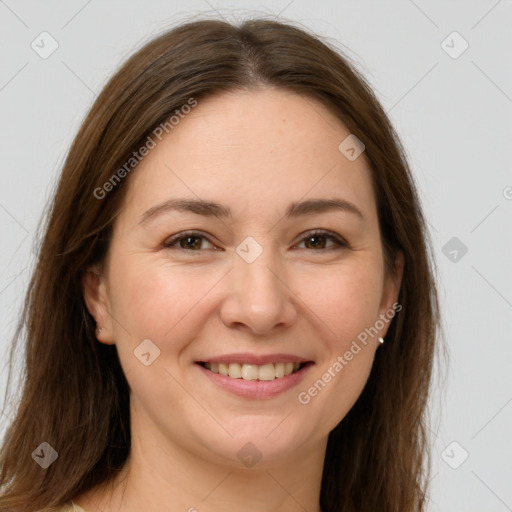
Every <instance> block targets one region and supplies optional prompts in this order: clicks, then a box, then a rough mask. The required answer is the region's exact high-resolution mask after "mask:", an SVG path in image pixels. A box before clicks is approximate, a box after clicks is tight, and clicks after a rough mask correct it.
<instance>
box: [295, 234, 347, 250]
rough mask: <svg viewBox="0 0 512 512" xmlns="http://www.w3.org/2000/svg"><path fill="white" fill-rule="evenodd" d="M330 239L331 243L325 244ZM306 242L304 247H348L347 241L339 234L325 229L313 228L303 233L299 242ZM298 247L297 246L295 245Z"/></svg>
mask: <svg viewBox="0 0 512 512" xmlns="http://www.w3.org/2000/svg"><path fill="white" fill-rule="evenodd" d="M328 241H331V243H332V244H333V245H331V246H327V242H328ZM303 243H304V244H306V246H305V248H306V249H314V250H321V249H325V250H332V249H338V248H342V247H348V244H347V242H345V240H343V239H342V238H341V237H340V236H339V235H336V234H335V233H331V232H329V231H325V230H318V229H317V230H313V231H309V232H308V233H306V234H305V235H303V238H302V241H301V242H300V244H299V245H301V244H303ZM296 247H298V246H296Z"/></svg>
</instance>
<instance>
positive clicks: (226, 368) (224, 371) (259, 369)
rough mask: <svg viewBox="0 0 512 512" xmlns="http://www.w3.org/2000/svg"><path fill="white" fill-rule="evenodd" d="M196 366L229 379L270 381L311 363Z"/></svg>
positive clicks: (202, 364) (215, 363)
mask: <svg viewBox="0 0 512 512" xmlns="http://www.w3.org/2000/svg"><path fill="white" fill-rule="evenodd" d="M197 364H199V365H200V366H202V367H203V368H205V369H206V370H208V371H210V372H212V373H217V374H219V375H223V376H224V377H229V378H231V379H242V380H258V381H271V380H278V379H282V378H284V377H288V376H290V375H292V374H295V373H298V372H300V371H301V370H302V369H303V368H305V367H306V366H308V365H311V364H312V362H311V361H307V362H299V361H288V362H276V363H265V364H261V365H258V364H251V363H228V362H214V361H198V362H197Z"/></svg>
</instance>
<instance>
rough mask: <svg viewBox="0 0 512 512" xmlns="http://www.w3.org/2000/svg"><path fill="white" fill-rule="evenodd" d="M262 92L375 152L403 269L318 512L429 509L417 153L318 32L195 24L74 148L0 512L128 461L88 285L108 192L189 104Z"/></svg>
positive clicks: (127, 70) (4, 464)
mask: <svg viewBox="0 0 512 512" xmlns="http://www.w3.org/2000/svg"><path fill="white" fill-rule="evenodd" d="M259 86H266V87H276V88H281V89H285V90H289V91H293V92H296V93H299V94H302V95H304V96H308V95H309V97H311V98H315V99H316V100H319V101H320V102H322V104H324V105H325V106H326V107H327V108H328V109H329V110H330V111H332V112H333V113H334V114H335V115H337V116H338V117H339V119H340V120H341V121H342V122H343V123H344V124H345V126H346V127H347V128H348V129H349V130H350V132H351V133H353V134H355V135H356V136H357V137H358V138H359V139H360V140H361V141H363V142H364V144H365V156H366V158H367V159H368V162H369V164H370V166H371V171H372V179H373V183H374V187H375V192H376V201H377V209H378V215H379V223H380V230H381V235H382V240H383V246H384V250H385V254H386V257H387V258H386V261H387V265H388V270H389V269H392V266H393V261H394V256H395V254H397V251H402V252H403V254H404V259H405V268H404V274H403V279H402V286H401V290H400V295H399V299H398V302H399V303H400V304H401V306H402V310H401V311H400V313H398V314H397V316H396V317H395V318H394V319H393V321H392V323H391V326H390V328H389V330H388V333H387V337H386V343H385V345H384V346H383V347H382V348H381V349H380V350H378V351H377V353H376V356H375V360H374V364H373V368H372V371H371V374H370V376H369V379H368V382H367V384H366V386H365V388H364V390H363V392H362V394H361V396H360V397H359V399H358V400H357V402H356V403H355V405H354V406H353V408H352V409H351V410H350V412H349V413H348V414H347V415H346V416H345V418H343V420H342V421H341V422H340V423H339V424H338V426H337V427H336V428H335V429H334V430H333V431H332V432H331V433H330V434H329V440H328V445H327V452H326V457H325V464H324V471H323V478H322V487H321V496H320V505H321V507H322V510H324V511H326V512H327V511H328V512H342V511H343V512H349V511H350V512H356V511H376V510H379V511H380V512H412V511H415V512H418V511H424V510H425V506H426V502H427V485H428V474H429V471H430V464H429V460H430V457H429V443H428V439H429V438H428V436H427V431H426V430H427V426H426V421H427V417H426V413H427V399H428V396H429V389H430V386H431V373H432V368H433V360H434V356H435V352H436V351H435V348H436V338H437V333H438V332H439V325H440V321H439V311H438V298H437V292H436V287H435V279H434V267H433V264H432V255H431V249H430V245H429V241H428V240H429V239H428V231H427V229H426V223H425V220H424V217H423V214H422V211H421V207H420V202H419V198H418V194H417V191H416V187H415V185H414V180H413V177H412V176H411V173H410V170H409V168H408V164H407V159H406V156H405V152H404V149H403V147H402V146H401V144H400V141H399V139H398V137H397V135H396V133H395V131H394V129H393V127H392V126H391V124H390V122H389V120H388V118H387V116H386V114H385V112H384V110H383V108H382V107H381V106H380V104H379V102H378V100H377V99H376V97H375V95H374V93H373V92H372V90H371V88H370V87H369V85H368V83H367V82H366V80H365V79H364V77H363V76H361V75H360V74H359V73H358V72H357V71H356V70H355V67H354V66H353V64H351V63H350V61H349V59H348V58H347V57H345V56H343V55H342V54H341V53H340V52H339V50H336V49H335V48H334V47H333V46H331V45H330V44H329V43H326V42H323V41H321V40H320V39H319V38H318V37H316V36H314V35H313V34H310V33H309V32H308V31H307V29H303V28H299V27H297V26H294V24H293V23H290V22H288V23H283V22H278V21H276V20H267V19H263V18H262V19H256V20H248V21H245V22H243V23H241V24H239V25H233V24H230V23H227V22H224V21H220V20H200V21H193V22H190V21H189V22H187V23H185V24H182V25H180V26H178V27H177V28H174V29H172V30H170V31H167V32H166V33H164V34H163V35H161V36H159V37H157V38H155V39H154V40H152V41H150V42H149V43H148V44H146V45H145V46H144V47H143V48H142V49H140V50H139V51H138V52H137V53H135V54H134V55H133V56H132V57H130V58H129V59H128V60H127V61H126V63H124V65H123V66H122V67H121V69H120V70H119V71H118V72H117V73H116V74H115V75H114V76H113V77H112V78H111V79H110V81H109V82H108V83H107V85H106V86H105V87H104V89H103V91H102V92H101V94H100V95H99V96H98V98H97V99H96V101H95V102H94V104H93V106H92V108H91V110H90V112H89V114H88V115H87V117H86V119H85V121H84V122H83V124H82V126H81V128H80V130H79V132H78V134H77V135H76V137H75V139H74V142H73V144H72V147H71V149H70V151H69V154H68V156H67V159H66V161H65V164H64V168H63V170H62V174H61V177H60V181H59V183H58V186H57V189H56V192H55V196H54V199H53V202H52V204H51V208H50V210H49V214H48V218H47V221H46V224H45V231H44V233H45V234H44V238H43V240H42V245H41V249H40V253H39V257H38V263H37V266H36V268H35V270H34V273H33V275H32V278H31V281H30V284H29V288H28V291H27V296H26V299H25V303H24V308H23V314H22V319H21V321H20V324H19V326H18V329H17V332H16V336H15V339H14V342H13V346H12V349H11V360H10V361H11V366H12V359H13V353H14V350H15V346H16V344H17V343H18V342H19V340H20V339H24V340H26V345H25V347H26V352H25V355H24V357H25V359H24V372H23V376H22V377H23V387H22V392H21V395H20V400H19V403H16V404H13V410H14V411H15V413H14V418H13V421H12V423H11V424H10V426H9V428H8V429H7V431H6V435H5V439H4V442H3V446H2V449H1V452H0V466H1V470H0V485H1V486H2V491H1V497H0V510H2V511H5V510H12V511H16V512H29V511H33V510H42V509H44V510H54V508H53V507H56V506H60V505H62V504H64V503H65V502H67V501H69V500H71V499H72V498H73V497H76V496H78V495H79V494H81V493H83V492H85V491H86V490H88V489H90V488H92V487H93V486H95V485H96V484H99V483H100V482H108V481H111V479H112V478H113V477H114V476H116V474H117V473H118V471H119V469H120V468H121V467H122V466H123V463H124V462H125V461H126V459H127V456H128V453H129V450H130V413H129V387H128V383H127V380H126V378H125V376H124V374H123V371H122V368H121V365H120V362H119V360H118V357H117V352H116V348H115V345H110V346H109V345H105V344H103V343H98V341H97V340H96V338H95V335H94V328H95V324H94V321H93V318H92V317H91V315H90V314H89V313H88V311H87V309H86V306H85V303H84V299H83V295H82V286H81V282H82V278H83V275H84V272H85V271H86V269H88V268H89V267H90V266H91V265H93V264H95V263H98V262H102V261H103V258H104V256H105V254H106V251H107V249H108V246H109V241H110V238H111V233H112V225H113V222H114V220H115V218H116V215H117V214H118V213H119V208H120V205H121V201H122V198H123V195H124V192H125V191H126V185H127V182H128V181H129V179H130V174H129V172H125V173H124V174H125V175H124V174H123V179H122V180H119V182H116V183H115V185H112V186H110V187H108V189H109V190H108V193H105V194H103V192H102V193H101V194H98V193H97V192H96V193H95V191H97V190H98V189H102V190H105V183H107V182H109V180H111V179H112V177H113V175H115V174H116V173H118V171H119V169H120V168H122V166H123V165H125V164H126V162H127V161H128V159H129V158H130V155H132V154H133V152H134V151H137V150H138V149H139V148H140V147H141V146H142V145H143V144H144V143H145V141H147V137H148V135H149V134H151V133H152V132H153V130H155V128H156V127H158V126H159V125H160V124H161V123H163V122H165V121H166V120H167V119H169V117H170V116H171V115H172V114H173V113H174V112H175V111H176V110H177V109H178V110H179V109H180V108H181V107H182V106H183V105H186V104H187V103H188V102H189V101H190V98H194V99H195V100H196V101H198V102H199V103H200V102H201V99H204V98H206V97H207V96H210V95H213V94H216V93H219V92H221V91H228V90H235V89H246V90H251V89H254V88H256V87H259ZM125 171H126V169H125ZM134 172H136V170H135V171H134ZM118 176H119V174H118ZM110 183H112V182H111V181H110ZM99 195H101V196H102V197H101V198H98V196H99ZM10 380H11V371H9V382H10ZM6 403H7V401H6ZM4 407H5V404H4ZM43 442H47V443H48V444H49V445H50V446H51V447H53V448H54V449H55V450H56V452H57V453H58V461H57V463H53V464H51V465H50V467H48V468H47V469H43V468H42V467H40V465H39V464H36V463H35V462H34V458H33V456H32V454H33V452H34V450H36V448H38V447H39V445H40V444H41V443H43Z"/></svg>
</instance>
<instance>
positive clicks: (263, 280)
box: [220, 249, 298, 335]
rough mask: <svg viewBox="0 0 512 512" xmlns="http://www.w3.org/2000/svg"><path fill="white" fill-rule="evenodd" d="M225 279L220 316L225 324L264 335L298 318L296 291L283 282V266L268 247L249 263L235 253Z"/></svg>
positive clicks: (284, 276)
mask: <svg viewBox="0 0 512 512" xmlns="http://www.w3.org/2000/svg"><path fill="white" fill-rule="evenodd" d="M226 279H227V280H228V282H227V294H226V296H225V298H224V300H223V302H222V306H221V309H220V316H221V319H222V322H223V323H224V324H225V325H226V326H227V327H229V328H237V329H245V330H247V331H248V332H250V333H251V334H257V335H265V334H269V333H271V332H272V330H276V329H285V328H286V327H289V326H291V325H293V324H294V322H295V321H296V320H297V317H298V314H297V308H296V301H295V300H294V298H295V294H294V292H293V291H292V290H291V287H290V285H289V284H288V283H287V282H286V281H287V279H286V275H285V272H284V270H283V266H282V265H280V264H279V262H278V261H276V258H275V257H274V256H273V255H272V254H271V251H270V250H269V249H267V250H264V251H263V253H262V254H261V255H260V256H259V257H258V258H257V259H256V260H255V261H253V262H252V263H248V262H246V261H244V259H243V258H241V257H239V256H238V255H237V254H235V255H234V264H233V269H232V270H231V272H229V274H228V275H227V276H226Z"/></svg>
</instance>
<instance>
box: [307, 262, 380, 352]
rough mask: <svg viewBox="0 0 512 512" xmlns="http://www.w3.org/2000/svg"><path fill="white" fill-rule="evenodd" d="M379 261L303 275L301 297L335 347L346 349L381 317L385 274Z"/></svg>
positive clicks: (337, 349) (334, 348)
mask: <svg viewBox="0 0 512 512" xmlns="http://www.w3.org/2000/svg"><path fill="white" fill-rule="evenodd" d="M378 268H379V267H378V265H376V264H373V263H372V264H370V263H368V264H362V262H361V264H358V265H346V266H341V267H338V268H336V269H335V268H331V269H325V270H322V272H316V273H312V274H311V275H309V276H308V277H306V276H302V277H301V281H302V282H301V284H300V285H298V287H299V289H300V290H301V292H300V294H299V295H300V298H301V301H303V303H304V304H305V306H306V307H307V309H308V310H309V311H310V312H312V313H314V316H316V317H317V319H318V321H319V328H320V329H321V330H322V332H324V334H325V340H328V343H329V345H331V349H332V350H336V351H337V352H339V351H344V350H345V349H346V348H345V347H348V346H350V343H351V341H352V340H353V339H355V338H356V337H357V335H358V334H359V333H360V332H362V331H364V329H365V328H368V327H370V326H371V325H373V324H374V322H375V321H376V319H377V318H378V311H379V304H380V299H381V294H382V275H381V273H380V272H379V271H378Z"/></svg>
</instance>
